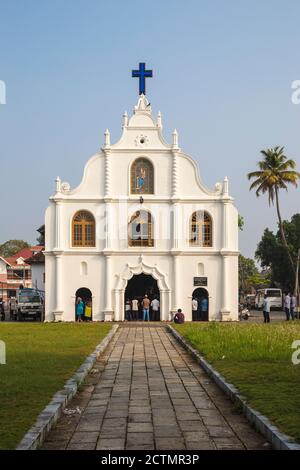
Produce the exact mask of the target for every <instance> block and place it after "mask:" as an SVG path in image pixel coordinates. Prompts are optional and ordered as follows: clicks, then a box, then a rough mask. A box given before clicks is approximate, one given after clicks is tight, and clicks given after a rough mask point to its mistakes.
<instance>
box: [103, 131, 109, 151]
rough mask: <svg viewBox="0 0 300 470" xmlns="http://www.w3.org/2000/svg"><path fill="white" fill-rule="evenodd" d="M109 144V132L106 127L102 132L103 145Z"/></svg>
mask: <svg viewBox="0 0 300 470" xmlns="http://www.w3.org/2000/svg"><path fill="white" fill-rule="evenodd" d="M109 146H110V132H109V130H108V129H106V131H105V132H104V147H109Z"/></svg>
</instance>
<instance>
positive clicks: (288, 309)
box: [284, 292, 297, 321]
mask: <svg viewBox="0 0 300 470" xmlns="http://www.w3.org/2000/svg"><path fill="white" fill-rule="evenodd" d="M296 305H297V298H296V296H295V295H294V294H290V293H289V292H287V293H286V294H285V298H284V311H285V315H286V320H287V321H289V319H290V318H291V319H292V320H295V317H296V315H295V310H296Z"/></svg>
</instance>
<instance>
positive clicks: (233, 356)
mask: <svg viewBox="0 0 300 470" xmlns="http://www.w3.org/2000/svg"><path fill="white" fill-rule="evenodd" d="M176 329H177V331H178V332H179V333H180V334H181V335H183V336H184V337H185V338H186V339H187V340H188V341H189V343H190V344H192V345H193V347H195V348H196V349H197V350H198V351H199V352H200V353H201V354H202V355H203V356H204V357H205V358H206V359H207V360H208V361H209V362H210V363H211V364H212V365H213V366H214V368H215V369H217V370H218V371H219V372H220V373H221V374H222V375H223V376H224V377H226V379H227V380H228V381H229V382H231V383H232V384H234V385H235V386H236V387H237V388H238V389H239V391H240V393H241V394H242V395H243V396H244V397H245V398H246V399H247V402H248V403H249V404H250V405H251V406H252V407H253V408H255V409H256V410H258V411H260V412H261V413H263V414H264V415H266V416H267V417H268V418H269V419H270V420H271V421H272V422H273V423H274V424H276V425H277V427H278V428H279V429H280V430H281V431H282V432H285V433H286V434H289V435H290V436H293V437H294V438H295V439H296V440H297V441H298V442H300V364H299V365H293V364H292V362H291V356H292V353H293V352H294V351H295V350H294V349H292V348H291V345H292V342H293V341H294V340H297V339H299V340H300V322H299V321H295V322H289V323H287V322H285V323H283V322H282V323H276V324H266V325H265V324H250V323H240V324H236V323H203V324H184V325H176ZM299 357H300V354H299V355H298V358H299Z"/></svg>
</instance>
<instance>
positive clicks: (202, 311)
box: [192, 287, 209, 321]
mask: <svg viewBox="0 0 300 470" xmlns="http://www.w3.org/2000/svg"><path fill="white" fill-rule="evenodd" d="M193 299H196V300H197V303H198V308H197V311H195V310H193V312H192V315H193V317H192V318H193V321H208V314H209V300H208V292H207V290H206V289H204V288H203V287H198V289H195V290H194V292H193Z"/></svg>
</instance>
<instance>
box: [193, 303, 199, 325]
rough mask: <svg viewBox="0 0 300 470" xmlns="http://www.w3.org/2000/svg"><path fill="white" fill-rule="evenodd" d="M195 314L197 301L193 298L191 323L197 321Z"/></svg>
mask: <svg viewBox="0 0 300 470" xmlns="http://www.w3.org/2000/svg"><path fill="white" fill-rule="evenodd" d="M197 313H198V300H197V299H195V298H193V300H192V320H193V321H196V320H198V318H197Z"/></svg>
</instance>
